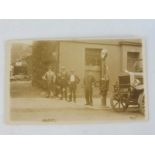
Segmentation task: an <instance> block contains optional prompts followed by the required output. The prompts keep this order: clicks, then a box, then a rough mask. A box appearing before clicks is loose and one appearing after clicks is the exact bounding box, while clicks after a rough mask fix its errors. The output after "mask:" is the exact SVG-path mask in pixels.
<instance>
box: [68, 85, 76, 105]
mask: <svg viewBox="0 0 155 155" xmlns="http://www.w3.org/2000/svg"><path fill="white" fill-rule="evenodd" d="M69 91H70V92H69V93H70V94H69V100H70V101H72V99H73V100H74V102H75V101H76V85H75V84H70V86H69Z"/></svg>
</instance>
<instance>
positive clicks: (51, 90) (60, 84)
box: [43, 66, 80, 102]
mask: <svg viewBox="0 0 155 155" xmlns="http://www.w3.org/2000/svg"><path fill="white" fill-rule="evenodd" d="M43 79H44V80H45V81H46V83H47V97H50V96H56V97H59V98H60V99H61V100H62V99H65V100H66V101H69V102H71V101H74V102H76V88H77V84H78V83H79V82H80V79H79V77H78V76H77V75H75V72H74V71H73V70H71V71H70V73H69V74H68V73H67V72H66V69H65V67H62V68H61V71H60V72H59V73H58V74H57V75H56V74H55V72H54V71H52V67H51V66H49V68H48V71H47V72H46V73H45V75H44V76H43ZM68 91H69V93H68ZM68 94H69V95H68Z"/></svg>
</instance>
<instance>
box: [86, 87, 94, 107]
mask: <svg viewBox="0 0 155 155" xmlns="http://www.w3.org/2000/svg"><path fill="white" fill-rule="evenodd" d="M92 95H93V89H92V88H86V89H85V99H86V104H89V105H92V104H93V98H92Z"/></svg>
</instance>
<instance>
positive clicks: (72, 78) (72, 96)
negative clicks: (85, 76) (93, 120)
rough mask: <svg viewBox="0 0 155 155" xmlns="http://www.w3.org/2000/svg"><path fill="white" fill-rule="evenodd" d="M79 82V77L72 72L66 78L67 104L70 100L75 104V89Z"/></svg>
mask: <svg viewBox="0 0 155 155" xmlns="http://www.w3.org/2000/svg"><path fill="white" fill-rule="evenodd" d="M79 82H80V79H79V77H78V76H77V75H75V72H74V71H73V70H72V71H71V72H70V75H69V78H68V85H69V102H71V101H72V99H73V101H74V102H76V87H77V84H78V83H79Z"/></svg>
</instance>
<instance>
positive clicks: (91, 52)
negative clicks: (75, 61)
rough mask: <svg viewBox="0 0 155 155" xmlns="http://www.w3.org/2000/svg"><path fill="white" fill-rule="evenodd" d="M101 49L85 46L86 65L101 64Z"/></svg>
mask: <svg viewBox="0 0 155 155" xmlns="http://www.w3.org/2000/svg"><path fill="white" fill-rule="evenodd" d="M100 55H101V50H100V49H94V48H87V49H86V52H85V64H86V66H100V64H101V56H100Z"/></svg>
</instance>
